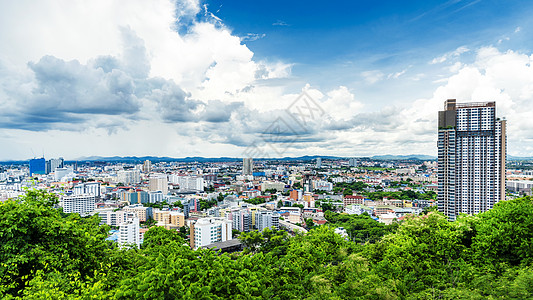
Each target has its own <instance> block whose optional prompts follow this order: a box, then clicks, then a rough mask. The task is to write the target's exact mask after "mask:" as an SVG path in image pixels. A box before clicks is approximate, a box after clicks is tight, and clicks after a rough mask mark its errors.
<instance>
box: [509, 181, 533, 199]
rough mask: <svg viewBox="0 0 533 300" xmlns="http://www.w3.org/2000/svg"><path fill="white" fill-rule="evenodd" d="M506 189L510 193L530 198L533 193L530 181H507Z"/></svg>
mask: <svg viewBox="0 0 533 300" xmlns="http://www.w3.org/2000/svg"><path fill="white" fill-rule="evenodd" d="M507 189H509V190H510V191H512V192H515V193H520V194H525V195H529V196H531V194H532V191H533V181H530V180H508V181H507Z"/></svg>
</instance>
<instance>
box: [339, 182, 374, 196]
mask: <svg viewBox="0 0 533 300" xmlns="http://www.w3.org/2000/svg"><path fill="white" fill-rule="evenodd" d="M366 187H368V185H367V184H366V183H364V182H362V181H354V182H350V183H348V182H339V183H336V184H335V186H334V187H333V192H334V193H335V194H336V193H339V192H343V194H344V195H351V194H353V192H354V191H356V192H361V191H363V189H364V188H366Z"/></svg>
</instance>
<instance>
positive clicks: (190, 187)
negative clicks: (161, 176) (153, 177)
mask: <svg viewBox="0 0 533 300" xmlns="http://www.w3.org/2000/svg"><path fill="white" fill-rule="evenodd" d="M169 179H170V182H172V183H173V184H178V185H179V186H180V191H202V192H203V191H204V178H203V177H201V176H184V175H177V174H172V175H170V177H169Z"/></svg>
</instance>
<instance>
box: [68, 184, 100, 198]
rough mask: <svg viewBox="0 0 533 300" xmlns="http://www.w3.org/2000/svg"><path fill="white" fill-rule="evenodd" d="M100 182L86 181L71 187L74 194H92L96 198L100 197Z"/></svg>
mask: <svg viewBox="0 0 533 300" xmlns="http://www.w3.org/2000/svg"><path fill="white" fill-rule="evenodd" d="M100 193H101V191H100V182H86V183H80V184H78V185H76V186H75V187H74V189H73V194H74V195H83V194H88V195H94V196H95V197H96V198H97V199H98V198H100Z"/></svg>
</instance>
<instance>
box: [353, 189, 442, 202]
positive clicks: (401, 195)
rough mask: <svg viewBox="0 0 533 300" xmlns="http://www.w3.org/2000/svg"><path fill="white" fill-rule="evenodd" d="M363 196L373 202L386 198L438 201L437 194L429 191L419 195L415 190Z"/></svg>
mask: <svg viewBox="0 0 533 300" xmlns="http://www.w3.org/2000/svg"><path fill="white" fill-rule="evenodd" d="M363 195H364V196H365V197H366V198H368V199H371V200H374V201H380V200H382V199H383V198H384V197H388V198H389V199H400V200H414V199H421V200H432V199H433V200H436V199H437V193H435V192H434V191H427V192H425V193H419V192H415V191H413V190H408V191H398V192H383V191H378V192H364V193H363Z"/></svg>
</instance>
